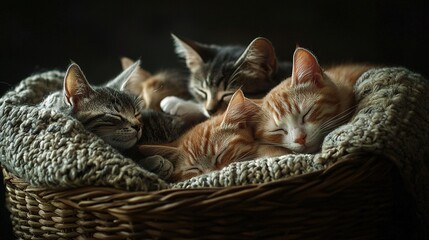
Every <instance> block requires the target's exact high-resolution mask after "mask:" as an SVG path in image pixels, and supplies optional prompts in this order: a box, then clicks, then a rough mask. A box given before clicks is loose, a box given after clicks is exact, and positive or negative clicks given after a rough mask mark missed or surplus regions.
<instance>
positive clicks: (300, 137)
mask: <svg viewBox="0 0 429 240" xmlns="http://www.w3.org/2000/svg"><path fill="white" fill-rule="evenodd" d="M306 137H307V134H302V135H300V136H299V137H298V138H296V139H295V143H298V144H300V145H305V138H306Z"/></svg>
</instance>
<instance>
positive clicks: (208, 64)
mask: <svg viewBox="0 0 429 240" xmlns="http://www.w3.org/2000/svg"><path fill="white" fill-rule="evenodd" d="M172 37H173V40H174V42H175V45H176V52H177V54H178V55H179V56H180V57H182V58H184V59H185V60H186V66H187V67H188V69H189V72H190V81H189V86H188V87H189V92H190V93H191V94H192V95H193V97H194V99H195V101H196V102H197V104H195V102H192V101H183V100H181V99H179V98H177V97H167V98H166V99H164V100H163V101H162V102H161V108H162V109H163V110H164V111H165V112H167V113H171V114H177V115H186V114H189V113H193V114H194V115H197V114H199V115H202V116H203V117H209V116H212V115H214V114H217V113H221V112H223V111H225V109H226V106H227V104H228V102H229V100H230V99H231V96H232V95H233V94H234V92H235V91H236V90H237V89H238V88H241V89H242V91H243V92H244V93H245V94H246V96H247V97H250V98H257V97H262V96H264V95H265V94H266V93H267V92H268V91H269V90H270V89H271V88H273V87H274V86H276V85H277V84H278V83H279V82H280V81H281V80H282V79H284V78H285V77H287V74H289V73H290V71H291V64H290V63H281V64H278V62H277V59H276V55H275V52H274V48H273V46H272V44H271V42H270V41H269V40H268V39H266V38H262V37H258V38H256V39H254V40H253V41H252V42H251V43H250V44H249V45H248V46H247V48H245V47H243V46H218V45H206V44H201V43H198V42H194V41H191V40H185V39H183V38H179V37H177V36H175V35H174V34H172ZM195 113H197V114H195Z"/></svg>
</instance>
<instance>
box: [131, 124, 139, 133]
mask: <svg viewBox="0 0 429 240" xmlns="http://www.w3.org/2000/svg"><path fill="white" fill-rule="evenodd" d="M131 127H132V128H134V129H135V130H136V131H137V132H138V131H140V128H141V126H140V125H139V124H136V125H132V126H131Z"/></svg>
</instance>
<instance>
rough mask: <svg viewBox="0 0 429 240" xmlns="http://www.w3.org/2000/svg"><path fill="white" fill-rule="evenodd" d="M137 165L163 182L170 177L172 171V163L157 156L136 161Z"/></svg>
mask: <svg viewBox="0 0 429 240" xmlns="http://www.w3.org/2000/svg"><path fill="white" fill-rule="evenodd" d="M137 164H138V165H140V166H141V167H143V168H144V169H146V170H148V171H150V172H153V173H155V174H157V175H158V176H159V177H160V178H161V179H164V180H168V179H169V178H170V177H171V174H172V173H173V169H174V166H173V163H171V162H170V161H169V160H167V159H165V158H163V157H161V156H159V155H154V156H150V157H146V158H143V159H141V160H139V161H137Z"/></svg>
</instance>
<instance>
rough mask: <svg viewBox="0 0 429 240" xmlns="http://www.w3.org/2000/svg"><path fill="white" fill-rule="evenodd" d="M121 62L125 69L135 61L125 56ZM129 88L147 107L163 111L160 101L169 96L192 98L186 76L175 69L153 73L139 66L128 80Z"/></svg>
mask: <svg viewBox="0 0 429 240" xmlns="http://www.w3.org/2000/svg"><path fill="white" fill-rule="evenodd" d="M121 63H122V68H123V69H124V70H125V69H127V68H128V67H129V66H131V65H132V64H133V63H134V61H133V60H131V59H129V58H127V57H123V58H121ZM128 90H129V91H130V92H131V93H133V94H134V95H137V96H139V97H140V98H141V99H142V100H143V104H144V106H145V108H150V109H154V110H157V111H162V110H161V107H160V102H161V100H162V99H164V98H165V97H167V96H176V97H179V98H181V99H184V100H187V99H190V98H191V95H190V94H189V92H188V88H187V79H186V76H184V75H182V74H180V73H179V72H178V71H174V70H164V71H159V72H157V73H155V74H151V73H150V72H148V71H145V70H144V69H142V68H141V67H140V66H138V67H137V69H136V71H135V72H134V73H133V74H132V75H131V77H130V79H129V81H128Z"/></svg>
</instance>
